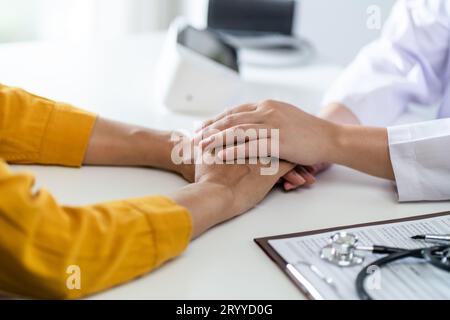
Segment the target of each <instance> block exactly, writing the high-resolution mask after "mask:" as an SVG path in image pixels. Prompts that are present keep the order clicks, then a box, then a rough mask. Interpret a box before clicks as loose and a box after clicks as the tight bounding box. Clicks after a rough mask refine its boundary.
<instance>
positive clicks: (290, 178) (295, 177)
mask: <svg viewBox="0 0 450 320" xmlns="http://www.w3.org/2000/svg"><path fill="white" fill-rule="evenodd" d="M283 179H285V182H287V183H288V184H290V186H291V188H290V189H289V190H292V189H296V188H298V187H301V186H303V185H304V184H305V183H306V180H305V178H303V177H302V176H301V175H300V174H299V173H298V172H297V171H295V170H291V171H289V172H288V173H287V174H286V175H285V176H284V177H283Z"/></svg>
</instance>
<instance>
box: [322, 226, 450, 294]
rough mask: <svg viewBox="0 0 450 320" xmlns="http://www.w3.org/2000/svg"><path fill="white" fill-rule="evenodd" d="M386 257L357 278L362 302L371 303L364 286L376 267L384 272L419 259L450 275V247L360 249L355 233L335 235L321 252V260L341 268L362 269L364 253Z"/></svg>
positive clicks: (372, 264)
mask: <svg viewBox="0 0 450 320" xmlns="http://www.w3.org/2000/svg"><path fill="white" fill-rule="evenodd" d="M368 252H369V253H374V254H386V256H384V257H383V258H381V259H378V260H376V261H375V262H372V263H370V264H369V265H367V266H365V267H364V268H363V269H362V270H361V271H360V272H359V273H358V276H357V277H356V281H355V286H356V291H357V294H358V296H359V298H360V299H362V300H372V299H373V298H372V297H371V296H370V295H369V294H368V293H367V290H366V288H365V286H364V283H365V280H366V278H367V277H368V276H369V275H371V274H372V272H370V270H373V268H374V267H377V268H380V269H381V268H383V267H385V266H386V265H388V264H390V263H392V262H394V261H398V260H401V259H405V258H417V259H422V260H424V261H426V262H427V263H429V264H431V265H433V266H434V267H436V268H439V269H441V270H444V271H448V272H450V245H440V246H434V247H427V248H418V249H401V248H393V247H386V246H377V245H373V246H359V245H358V237H357V236H356V235H354V234H352V233H347V232H338V233H336V234H333V235H332V236H331V237H330V239H329V240H328V243H327V245H325V246H324V247H323V248H322V250H321V252H320V257H321V258H322V259H323V260H325V261H328V262H330V263H332V264H334V265H337V266H339V267H351V266H356V265H361V264H362V263H363V262H364V254H365V253H368Z"/></svg>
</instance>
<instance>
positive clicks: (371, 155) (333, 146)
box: [327, 125, 395, 180]
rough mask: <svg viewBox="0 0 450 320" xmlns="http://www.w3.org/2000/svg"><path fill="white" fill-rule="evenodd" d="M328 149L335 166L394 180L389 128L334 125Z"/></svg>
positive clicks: (330, 160)
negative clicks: (342, 166) (338, 165)
mask: <svg viewBox="0 0 450 320" xmlns="http://www.w3.org/2000/svg"><path fill="white" fill-rule="evenodd" d="M334 126H335V127H334V129H333V130H332V133H331V135H330V141H331V143H330V147H329V149H328V159H327V162H329V163H336V164H340V165H344V166H347V167H350V168H352V169H355V170H359V171H362V172H365V173H367V174H370V175H373V176H377V177H380V178H385V179H390V180H394V179H395V178H394V172H393V168H392V163H391V159H390V155H389V143H388V133H387V129H386V128H372V127H365V126H354V125H334Z"/></svg>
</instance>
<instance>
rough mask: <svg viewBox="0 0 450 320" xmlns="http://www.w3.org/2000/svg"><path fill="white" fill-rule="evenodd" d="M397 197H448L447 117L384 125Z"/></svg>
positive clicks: (449, 151) (449, 143)
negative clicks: (386, 131) (400, 124)
mask: <svg viewBox="0 0 450 320" xmlns="http://www.w3.org/2000/svg"><path fill="white" fill-rule="evenodd" d="M388 137H389V150H390V157H391V161H392V165H393V169H394V174H395V180H396V184H397V192H398V197H399V200H400V201H439V200H450V118H446V119H440V120H434V121H428V122H422V123H415V124H408V125H402V126H396V127H389V128H388Z"/></svg>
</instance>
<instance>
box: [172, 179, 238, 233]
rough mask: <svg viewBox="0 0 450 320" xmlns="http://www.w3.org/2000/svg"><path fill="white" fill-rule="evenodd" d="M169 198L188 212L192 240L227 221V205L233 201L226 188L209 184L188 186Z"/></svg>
mask: <svg viewBox="0 0 450 320" xmlns="http://www.w3.org/2000/svg"><path fill="white" fill-rule="evenodd" d="M171 198H172V199H173V200H174V201H175V202H176V203H177V204H179V205H180V206H183V207H185V208H186V209H187V210H188V211H189V212H190V214H191V217H192V238H193V239H195V238H197V237H198V236H199V235H201V234H202V233H204V232H205V231H207V230H208V229H210V228H211V227H213V226H214V225H216V224H218V223H221V222H223V221H225V220H227V217H228V216H229V215H230V214H229V213H227V209H228V205H229V203H231V202H232V200H233V199H232V194H231V191H230V190H229V189H228V188H225V187H224V186H222V185H220V184H215V183H210V182H200V183H194V184H190V185H188V186H186V187H184V188H182V189H180V190H179V191H177V192H176V193H175V194H173V195H172V196H171ZM230 218H231V217H230Z"/></svg>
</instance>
